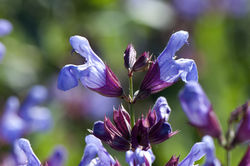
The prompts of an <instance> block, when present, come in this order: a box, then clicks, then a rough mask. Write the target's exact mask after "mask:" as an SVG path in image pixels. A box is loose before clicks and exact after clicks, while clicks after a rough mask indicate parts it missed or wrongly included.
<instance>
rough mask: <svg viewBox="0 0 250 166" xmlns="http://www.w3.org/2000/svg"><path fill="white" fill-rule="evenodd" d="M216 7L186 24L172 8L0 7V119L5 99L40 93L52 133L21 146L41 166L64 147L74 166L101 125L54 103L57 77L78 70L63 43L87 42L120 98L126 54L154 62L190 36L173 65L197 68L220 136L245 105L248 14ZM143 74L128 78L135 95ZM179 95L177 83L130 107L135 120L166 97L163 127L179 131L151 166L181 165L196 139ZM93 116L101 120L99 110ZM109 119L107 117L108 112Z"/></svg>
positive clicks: (113, 4)
mask: <svg viewBox="0 0 250 166" xmlns="http://www.w3.org/2000/svg"><path fill="white" fill-rule="evenodd" d="M186 1H188V0H186ZM231 1H232V0H231ZM183 3H184V2H183ZM235 3H236V4H237V2H235ZM246 3H247V2H246ZM248 5H249V4H248ZM215 6H218V5H214V6H213V5H212V6H210V7H207V8H204V10H203V11H201V12H202V13H198V15H196V16H195V17H188V18H187V17H185V16H184V15H183V13H181V12H180V11H179V10H178V7H177V6H176V3H174V0H173V1H166V0H165V1H163V0H157V1H155V0H139V1H136V0H128V1H122V0H120V1H115V0H102V1H98V0H63V1H59V0H18V1H10V0H0V17H1V18H5V19H8V20H9V21H10V22H11V23H12V24H13V31H12V33H11V34H10V35H8V36H6V37H4V38H1V39H0V40H1V42H3V43H4V45H5V46H6V55H5V57H4V58H3V60H2V62H1V64H0V68H1V69H0V103H1V114H2V110H3V105H4V102H5V101H6V99H7V97H9V96H12V95H16V96H18V97H19V98H21V99H23V97H24V96H25V94H27V90H28V89H29V88H30V87H31V86H32V85H34V84H43V85H46V86H47V87H48V88H49V89H50V92H51V93H50V105H49V107H50V109H51V112H52V114H53V117H54V121H55V122H54V128H53V129H51V130H50V131H49V132H46V133H36V134H32V135H29V136H28V138H29V140H30V142H31V144H32V147H33V149H34V151H35V153H36V154H37V156H39V159H41V161H43V160H44V159H45V158H46V157H47V156H48V154H49V153H50V152H51V151H52V149H53V147H54V146H55V145H57V144H63V145H64V146H66V148H67V150H68V161H67V165H77V164H78V163H79V162H80V159H81V156H82V153H83V149H84V146H85V145H84V144H85V143H84V137H85V136H86V135H87V134H88V131H87V129H91V128H92V126H93V122H94V120H96V119H99V120H103V118H101V117H100V116H98V117H95V116H94V114H92V115H91V114H88V113H86V112H87V110H85V109H86V108H85V109H84V107H83V108H79V107H77V106H79V105H77V102H76V101H77V100H78V101H79V102H81V100H79V98H76V100H72V102H73V101H74V102H76V103H74V102H73V103H71V102H70V101H69V102H68V104H69V105H68V106H66V105H65V101H64V100H59V98H58V95H56V94H57V92H56V91H57V90H56V89H55V84H56V78H57V76H58V73H59V70H60V69H61V68H62V67H63V66H64V65H65V64H70V63H72V64H82V63H83V62H84V60H83V59H82V58H81V57H80V56H78V55H74V56H71V47H70V44H69V41H68V40H69V37H70V36H72V35H76V34H77V35H82V36H85V37H87V38H88V40H89V42H90V44H91V46H92V48H93V49H94V50H95V52H96V53H97V54H98V55H99V56H100V57H101V58H102V59H103V61H104V62H105V63H107V64H108V65H110V67H111V68H112V70H113V71H114V72H115V73H116V74H117V76H118V77H119V79H120V81H121V83H122V85H123V87H124V89H125V91H126V90H127V87H128V80H127V77H126V70H125V68H124V67H123V52H124V50H125V48H126V46H127V45H128V44H129V43H132V44H133V45H134V47H135V49H136V50H137V54H138V55H140V54H141V53H143V52H144V51H149V52H150V54H153V56H154V57H155V58H156V57H157V56H158V55H159V53H160V52H161V51H162V50H163V48H164V47H165V46H166V44H167V41H168V39H169V37H170V35H171V34H172V33H173V32H175V31H177V30H181V29H182V30H186V31H189V33H190V38H189V45H186V46H185V47H184V48H183V49H181V50H180V51H179V52H178V53H177V55H178V58H179V57H185V58H192V59H194V60H195V61H196V63H197V66H198V72H199V81H200V83H201V85H202V86H203V89H204V91H205V92H206V93H207V95H208V97H209V99H210V100H211V103H212V104H213V107H214V110H215V113H216V114H217V115H218V119H219V120H220V121H221V124H222V127H223V129H224V131H225V130H226V126H227V125H226V123H227V118H228V117H229V115H230V112H231V111H233V110H234V109H235V108H236V107H237V106H238V105H241V104H243V103H244V102H245V101H246V100H247V98H249V97H250V86H249V85H250V75H249V71H250V55H249V52H250V31H249V27H250V19H249V18H250V12H249V11H247V9H246V11H245V12H244V13H242V14H235V13H234V12H230V11H231V10H226V8H225V7H222V8H219V7H217V8H215ZM227 6H228V5H227ZM246 6H247V5H246ZM229 7H230V6H229ZM190 8H191V7H190ZM194 9H195V8H194ZM144 74H145V73H138V74H137V73H136V74H135V82H134V84H135V85H134V88H135V89H138V88H139V85H140V82H141V80H142V78H143V76H144ZM182 87H183V83H181V82H179V83H177V84H175V85H173V86H171V87H169V88H167V89H166V90H164V91H163V92H161V93H158V94H156V95H153V96H151V97H149V98H147V99H146V100H145V101H139V102H138V103H136V105H135V109H134V110H136V112H135V113H136V115H137V116H139V115H140V114H141V112H144V113H145V112H147V111H148V109H149V108H152V107H153V103H154V102H155V100H156V98H157V97H158V96H160V95H162V96H165V97H166V98H167V100H168V103H169V105H170V107H171V109H172V112H171V116H170V119H169V121H170V123H171V125H172V128H173V129H174V130H176V129H178V130H180V131H181V132H180V133H179V134H177V135H176V136H174V137H173V138H171V139H170V140H168V141H166V142H164V143H162V144H160V145H156V146H154V147H153V151H154V154H155V156H156V160H155V162H154V164H153V165H164V164H165V163H166V162H167V160H168V159H170V157H171V156H172V155H173V154H176V155H181V156H180V161H181V160H182V159H183V158H184V157H185V156H186V155H187V154H188V152H189V150H190V149H191V147H192V145H193V144H194V143H195V142H197V141H200V139H201V136H200V135H199V134H198V133H197V131H196V130H195V129H194V128H193V127H191V126H189V125H188V123H187V122H188V121H187V118H186V117H185V115H184V113H183V111H182V110H181V107H180V103H179V100H178V97H177V96H178V92H179V91H180V89H181V88H182ZM81 88H83V87H81ZM64 93H65V94H66V93H70V92H61V94H60V96H61V95H64ZM82 93H87V92H86V91H83V92H82ZM76 96H77V95H76ZM83 96H84V95H83ZM86 100H87V102H86V103H93V104H95V102H88V100H90V98H88V97H86ZM62 101H64V104H62ZM98 103H100V101H98ZM66 104H67V103H66ZM78 104H79V103H78ZM103 104H105V103H104V102H103ZM75 105H77V106H76V107H74V106H75ZM80 105H81V104H80ZM125 107H127V106H126V105H125ZM69 108H72V110H70V109H69ZM94 108H95V109H98V107H94ZM99 109H100V110H98V112H101V111H102V110H101V109H103V107H102V103H100V104H99ZM93 111H94V110H93ZM109 111H110V112H112V107H111V108H110V110H109ZM105 112H107V110H105ZM107 114H108V113H107ZM215 144H216V147H217V148H216V153H217V157H218V159H219V160H221V161H222V163H223V162H224V158H225V151H224V150H223V149H222V148H220V147H218V143H216V142H215ZM0 146H3V148H2V147H1V148H0V156H3V155H4V154H7V153H8V150H10V147H9V146H8V145H1V144H0ZM244 148H245V147H244ZM240 149H241V147H238V148H236V149H235V150H233V154H232V156H233V157H232V158H233V159H232V165H237V164H238V163H239V161H240V159H241V156H243V153H244V151H243V150H242V149H241V150H240ZM107 150H108V151H109V152H110V154H112V156H114V157H116V158H118V159H119V161H120V162H121V164H124V163H125V153H116V152H115V151H114V150H112V149H110V148H109V147H107ZM0 159H1V157H0Z"/></svg>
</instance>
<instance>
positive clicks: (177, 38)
mask: <svg viewBox="0 0 250 166" xmlns="http://www.w3.org/2000/svg"><path fill="white" fill-rule="evenodd" d="M188 36H189V35H188V32H186V31H178V32H176V33H174V34H172V36H171V37H170V39H169V42H168V44H167V46H166V48H165V49H164V50H163V51H162V53H161V54H160V55H159V57H158V58H157V59H158V62H159V64H160V63H165V61H166V60H169V59H172V58H173V57H174V56H175V53H176V52H177V51H178V50H179V49H180V48H181V47H182V46H183V45H184V44H185V43H187V39H188Z"/></svg>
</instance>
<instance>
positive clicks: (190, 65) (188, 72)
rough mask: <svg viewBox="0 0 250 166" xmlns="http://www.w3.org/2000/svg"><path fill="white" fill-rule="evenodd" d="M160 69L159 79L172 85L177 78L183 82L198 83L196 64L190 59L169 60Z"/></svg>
mask: <svg viewBox="0 0 250 166" xmlns="http://www.w3.org/2000/svg"><path fill="white" fill-rule="evenodd" d="M159 67H160V79H161V80H163V81H165V82H168V83H174V82H175V81H177V80H178V79H179V78H181V79H182V80H183V81H184V82H186V83H187V82H190V81H198V72H197V67H196V64H195V62H194V61H193V60H191V59H178V60H176V61H175V60H169V61H167V62H165V63H164V64H162V65H161V66H159Z"/></svg>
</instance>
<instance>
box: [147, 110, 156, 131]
mask: <svg viewBox="0 0 250 166" xmlns="http://www.w3.org/2000/svg"><path fill="white" fill-rule="evenodd" d="M146 120H147V122H148V124H149V127H152V126H153V125H154V124H155V122H156V112H155V110H153V111H151V110H149V112H148V115H147V119H146Z"/></svg>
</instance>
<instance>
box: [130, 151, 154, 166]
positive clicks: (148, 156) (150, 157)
mask: <svg viewBox="0 0 250 166" xmlns="http://www.w3.org/2000/svg"><path fill="white" fill-rule="evenodd" d="M154 160H155V156H154V154H153V152H152V150H151V149H148V150H147V151H145V150H142V149H140V148H137V149H136V150H135V151H134V152H133V151H132V150H129V151H127V152H126V162H127V163H128V164H129V166H134V163H136V166H137V165H144V164H145V163H146V162H148V163H149V164H150V165H152V163H153V162H154Z"/></svg>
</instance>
